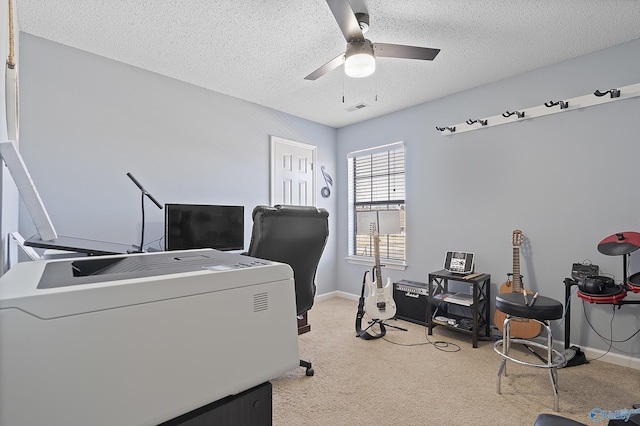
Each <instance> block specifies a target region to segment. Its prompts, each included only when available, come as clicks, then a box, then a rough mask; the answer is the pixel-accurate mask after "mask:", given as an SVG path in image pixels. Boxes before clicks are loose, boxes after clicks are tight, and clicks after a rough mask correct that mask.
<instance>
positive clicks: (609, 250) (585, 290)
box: [578, 232, 640, 305]
mask: <svg viewBox="0 0 640 426" xmlns="http://www.w3.org/2000/svg"><path fill="white" fill-rule="evenodd" d="M639 248H640V232H619V233H617V234H613V235H610V236H608V237H607V238H605V239H603V240H602V241H600V243H599V244H598V251H599V252H600V253H602V254H604V255H607V256H622V261H623V277H624V278H623V282H622V284H614V282H613V279H611V278H608V277H600V276H596V277H587V278H585V279H584V280H583V281H581V282H580V283H579V284H578V297H579V298H580V299H582V300H586V301H588V302H589V303H601V304H613V305H617V304H620V302H621V301H622V300H623V299H624V298H625V297H626V296H627V293H628V292H629V291H630V292H632V293H640V272H637V273H635V274H633V275H631V276H629V275H628V271H627V268H628V256H629V254H630V253H632V252H634V251H636V250H638V249H639ZM589 280H590V281H589Z"/></svg>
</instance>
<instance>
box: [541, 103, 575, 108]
mask: <svg viewBox="0 0 640 426" xmlns="http://www.w3.org/2000/svg"><path fill="white" fill-rule="evenodd" d="M556 105H560V109H565V108H568V107H569V102H565V101H558V102H554V101H549V102H545V103H544V106H546V107H548V108H551V107H554V106H556Z"/></svg>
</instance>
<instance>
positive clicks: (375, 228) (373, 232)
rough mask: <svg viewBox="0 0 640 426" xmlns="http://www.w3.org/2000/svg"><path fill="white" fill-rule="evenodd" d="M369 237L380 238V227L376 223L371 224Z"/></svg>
mask: <svg viewBox="0 0 640 426" xmlns="http://www.w3.org/2000/svg"><path fill="white" fill-rule="evenodd" d="M369 235H373V236H374V237H377V236H378V226H377V224H376V223H375V222H370V223H369Z"/></svg>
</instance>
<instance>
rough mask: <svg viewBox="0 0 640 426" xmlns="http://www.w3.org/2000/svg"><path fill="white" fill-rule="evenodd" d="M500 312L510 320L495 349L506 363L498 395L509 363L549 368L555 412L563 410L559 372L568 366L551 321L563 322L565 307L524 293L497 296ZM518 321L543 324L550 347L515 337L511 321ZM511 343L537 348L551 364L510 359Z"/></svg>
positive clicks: (503, 366)
mask: <svg viewBox="0 0 640 426" xmlns="http://www.w3.org/2000/svg"><path fill="white" fill-rule="evenodd" d="M496 309H499V310H500V311H502V312H503V313H504V314H506V315H507V317H506V318H505V320H504V328H503V338H502V339H500V340H498V341H497V342H495V343H494V345H493V350H494V351H496V352H497V353H498V354H499V355H500V356H501V357H502V362H501V363H500V368H499V369H498V380H497V383H496V391H497V393H498V394H500V379H501V378H502V375H503V374H504V375H505V376H506V375H507V368H506V363H507V360H509V361H513V362H515V363H518V364H521V365H527V366H530V367H536V368H546V369H547V370H548V371H549V375H550V377H551V385H552V387H553V395H554V401H553V409H554V411H558V410H559V404H560V400H559V397H558V372H557V368H558V367H562V366H564V365H565V364H566V362H567V361H566V358H565V356H564V355H563V354H561V353H560V352H559V351H557V350H555V349H553V337H552V335H551V327H550V326H549V320H555V319H560V318H562V314H563V312H564V309H563V307H562V303H560V302H558V301H557V300H554V299H551V298H549V297H544V296H538V297H537V298H535V299H534V296H532V295H530V294H529V295H526V296H525V295H523V294H521V293H502V294H500V295H498V296H496ZM514 317H516V318H525V319H528V320H532V321H536V322H538V323H539V324H541V325H542V326H543V327H544V328H545V329H546V331H547V345H546V346H545V345H543V344H541V343H538V342H534V341H531V340H527V339H520V338H514V337H511V320H512V319H513V318H514ZM511 343H522V344H524V345H529V346H535V347H538V348H541V349H545V350H546V351H547V361H546V363H544V364H534V363H530V362H526V361H522V360H519V359H516V358H514V357H512V356H510V355H509V349H511Z"/></svg>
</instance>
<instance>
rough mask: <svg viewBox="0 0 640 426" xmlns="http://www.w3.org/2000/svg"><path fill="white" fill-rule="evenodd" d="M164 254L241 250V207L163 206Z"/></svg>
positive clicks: (242, 210)
mask: <svg viewBox="0 0 640 426" xmlns="http://www.w3.org/2000/svg"><path fill="white" fill-rule="evenodd" d="M164 211H165V217H164V225H165V232H164V235H165V243H164V245H165V250H188V249H199V248H212V249H216V250H243V249H244V206H219V205H207V204H165V209H164Z"/></svg>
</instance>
